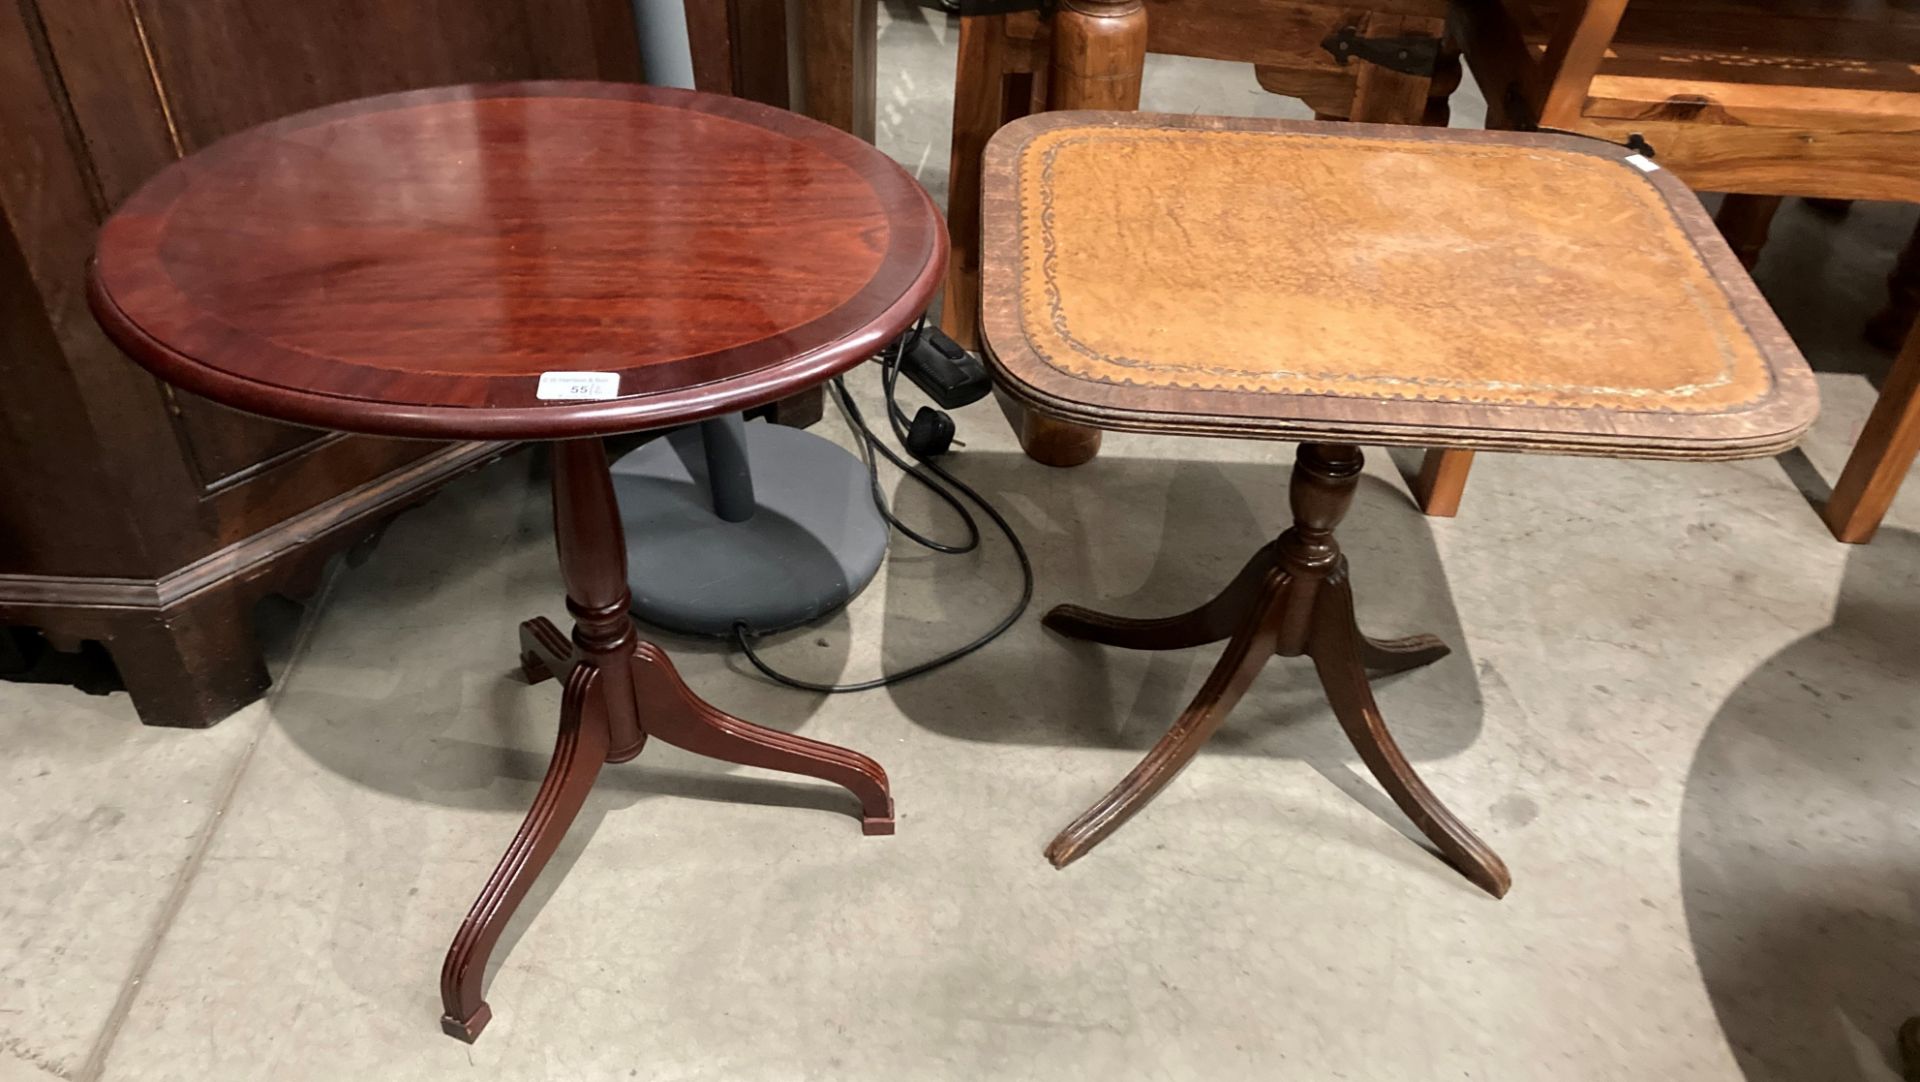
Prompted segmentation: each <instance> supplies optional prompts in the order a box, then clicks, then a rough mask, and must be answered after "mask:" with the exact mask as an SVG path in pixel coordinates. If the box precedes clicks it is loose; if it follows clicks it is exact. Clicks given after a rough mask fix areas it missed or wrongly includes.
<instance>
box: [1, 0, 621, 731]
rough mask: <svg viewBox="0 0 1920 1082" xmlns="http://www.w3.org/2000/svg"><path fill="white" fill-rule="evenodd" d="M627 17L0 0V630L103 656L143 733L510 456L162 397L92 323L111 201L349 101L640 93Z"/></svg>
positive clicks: (150, 0)
mask: <svg viewBox="0 0 1920 1082" xmlns="http://www.w3.org/2000/svg"><path fill="white" fill-rule="evenodd" d="M633 43H634V28H633V16H632V11H631V8H630V6H629V4H628V0H460V2H458V3H453V2H450V0H382V2H381V3H378V4H287V3H283V2H281V0H208V2H198V3H190V4H179V3H163V2H160V0H58V2H51V0H20V2H17V3H7V4H0V90H3V91H4V93H0V145H4V147H5V149H4V151H0V307H3V308H4V316H3V317H0V370H4V372H5V374H6V390H5V393H0V451H4V454H0V460H3V461H4V463H5V468H4V470H0V624H6V625H15V626H33V627H38V628H40V629H42V630H43V631H45V632H46V634H47V636H48V637H49V638H50V639H51V640H53V641H54V643H55V644H56V645H60V646H62V647H63V648H68V649H73V648H77V647H78V645H79V643H80V641H81V640H88V639H92V640H98V641H100V642H101V643H103V644H105V646H106V647H107V649H108V650H109V651H110V652H111V655H112V657H113V660H114V662H115V664H116V665H117V666H118V668H119V670H120V676H121V678H122V680H123V682H124V683H125V685H126V687H127V690H128V691H129V692H131V695H132V700H133V706H134V707H135V709H137V710H138V712H139V714H140V717H141V719H142V720H144V721H146V722H148V723H150V724H161V725H194V726H199V725H209V724H212V723H213V722H215V721H217V720H219V719H220V718H222V717H224V716H225V715H226V714H228V713H229V712H231V711H232V710H234V709H235V708H237V707H239V706H240V705H242V704H244V703H246V702H248V701H249V700H251V699H253V698H255V697H257V696H258V695H259V694H260V693H261V692H262V691H263V690H264V689H265V688H266V686H267V671H266V667H265V666H264V665H263V664H262V661H261V657H260V650H259V648H258V646H256V644H255V642H254V638H253V633H252V630H251V626H250V620H249V613H250V611H251V609H252V607H253V604H254V603H255V602H256V601H257V600H258V599H259V598H260V597H261V596H262V595H264V594H267V593H270V592H277V593H292V594H299V593H303V592H305V590H306V589H307V584H308V583H310V582H312V581H313V580H314V579H315V577H316V575H317V573H318V571H319V570H320V567H321V565H322V563H323V562H324V561H325V559H326V558H327V557H328V556H329V554H331V553H333V552H337V551H339V550H341V549H343V548H345V547H347V546H349V545H351V544H353V543H354V542H356V541H358V540H360V539H362V538H365V537H368V536H370V535H371V534H372V533H374V532H375V531H376V530H377V529H378V527H379V526H380V524H381V523H382V522H384V521H385V520H387V519H388V518H390V517H391V516H392V515H393V514H394V513H395V512H396V511H398V510H399V509H401V508H403V507H406V506H408V505H409V504H411V503H415V502H418V501H419V500H421V499H424V498H425V497H426V496H427V495H428V494H429V493H431V492H432V491H433V490H434V489H435V488H436V487H437V486H438V485H440V484H441V483H443V482H445V481H446V480H448V479H449V478H452V477H454V476H457V475H458V474H459V473H460V472H461V471H463V470H465V469H468V468H471V467H472V466H475V465H477V464H479V463H481V462H484V461H486V459H487V458H488V457H490V456H492V455H495V454H498V453H499V452H500V450H501V449H502V448H501V446H500V445H495V444H482V443H470V442H467V443H457V444H448V443H430V442H423V441H398V440H389V439H378V438H368V437H364V436H347V435H342V434H339V433H329V432H321V431H316V430H314V429H310V428H302V427H295V426H292V425H287V424H282V423H279V422H276V421H268V420H266V419H264V418H259V417H249V416H246V415H243V414H239V413H236V412H234V411H232V410H229V409H226V408H224V407H222V406H219V405H216V404H214V403H213V402H210V401H208V400H206V399H204V398H201V397H199V396H197V395H193V394H189V393H186V392H184V391H180V390H177V389H174V388H169V387H167V386H165V385H163V384H161V383H159V382H158V381H156V380H154V379H153V378H152V377H151V376H150V375H148V374H147V373H146V372H144V371H142V370H141V369H140V368H139V367H137V366H135V365H132V364H129V363H127V361H126V359H125V358H124V357H122V356H121V355H120V353H119V352H118V351H117V350H115V349H114V348H113V347H112V345H111V344H110V343H108V342H107V341H106V339H105V338H103V337H102V336H101V335H100V332H99V330H98V328H96V327H95V326H94V324H93V321H92V320H91V319H89V318H88V316H87V313H86V306H85V300H84V298H85V289H84V286H83V281H82V276H83V272H84V268H85V265H86V259H87V253H88V252H89V250H90V249H91V247H92V244H93V237H94V233H95V231H96V230H97V229H98V227H99V224H100V222H101V221H102V220H103V219H104V218H105V217H106V214H107V211H108V209H110V208H111V207H113V206H114V205H116V204H118V203H119V202H121V201H122V200H124V199H125V198H126V197H127V196H128V195H129V194H130V193H132V191H133V190H134V188H135V187H136V186H137V185H139V184H140V183H141V182H142V181H144V180H145V179H146V178H147V177H149V176H151V175H152V174H153V173H154V172H155V171H157V170H159V169H160V168H161V167H162V166H164V165H166V164H167V163H168V162H171V161H173V160H174V159H176V158H178V157H180V156H182V155H184V154H187V153H191V152H192V151H194V150H197V149H198V148H200V147H203V146H206V145H208V144H209V143H212V142H213V141H214V140H216V139H219V138H220V137H222V136H225V135H227V134H229V133H231V132H235V131H238V130H240V129H242V128H245V127H248V126H250V125H253V124H257V123H260V122H262V121H265V120H270V119H272V118H274V117H278V116H283V115H285V114H287V113H290V112H295V111H297V110H300V109H307V108H311V107H314V106H317V105H323V104H326V103H328V102H332V101H338V100H340V99H343V98H350V97H358V96H363V95H367V94H375V93H382V92H385V91H389V90H399V89H404V88H407V87H413V86H435V85H441V84H445V83H452V82H462V81H468V80H473V79H488V78H492V79H502V78H539V77H556V78H586V79H637V78H639V76H640V69H639V61H638V58H637V53H636V50H635V48H634V44H633Z"/></svg>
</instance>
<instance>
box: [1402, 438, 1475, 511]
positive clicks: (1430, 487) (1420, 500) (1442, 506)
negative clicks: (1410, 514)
mask: <svg viewBox="0 0 1920 1082" xmlns="http://www.w3.org/2000/svg"><path fill="white" fill-rule="evenodd" d="M1472 469H1473V452H1472V451H1457V450H1447V449H1445V448H1436V449H1434V450H1432V451H1428V452H1427V457H1426V459H1425V460H1423V461H1422V462H1421V463H1420V476H1419V477H1418V478H1416V479H1415V480H1414V482H1413V499H1414V502H1415V503H1417V504H1419V505H1420V510H1422V511H1424V512H1426V513H1427V514H1429V515H1432V516H1433V517H1435V518H1452V517H1453V516H1455V515H1457V514H1459V513H1460V496H1461V494H1462V493H1463V492H1465V491H1466V487H1467V474H1468V472H1469V471H1471V470H1472Z"/></svg>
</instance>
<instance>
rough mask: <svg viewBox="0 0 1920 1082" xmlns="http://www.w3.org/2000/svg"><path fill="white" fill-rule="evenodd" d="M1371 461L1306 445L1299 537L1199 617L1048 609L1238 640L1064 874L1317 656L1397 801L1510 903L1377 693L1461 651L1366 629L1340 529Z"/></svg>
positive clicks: (1355, 452)
mask: <svg viewBox="0 0 1920 1082" xmlns="http://www.w3.org/2000/svg"><path fill="white" fill-rule="evenodd" d="M1360 465H1361V457H1360V450H1359V448H1356V447H1348V446H1344V445H1337V444H1307V445H1303V446H1302V447H1301V448H1300V456H1299V459H1298V461H1297V462H1296V464H1295V466H1294V475H1293V487H1292V491H1291V500H1292V504H1293V509H1294V525H1293V527H1292V528H1291V529H1289V530H1288V531H1287V532H1286V533H1284V534H1282V535H1281V536H1280V538H1279V540H1277V541H1275V542H1274V543H1273V544H1271V545H1268V546H1267V547H1266V548H1263V549H1261V550H1260V552H1259V553H1257V554H1255V556H1254V558H1253V559H1252V560H1251V561H1250V562H1249V563H1248V564H1247V566H1246V568H1245V569H1244V570H1242V571H1241V572H1240V575H1239V576H1238V577H1237V578H1235V580H1234V581H1233V583H1232V585H1230V586H1228V587H1227V589H1226V590H1225V591H1224V592H1222V593H1221V595H1220V596H1219V597H1216V598H1215V599H1214V600H1212V601H1210V602H1208V603H1207V604H1205V605H1202V606H1201V607H1199V608H1197V609H1194V610H1192V611H1191V612H1188V613H1184V614H1182V615H1180V616H1175V617H1170V618H1167V619H1162V620H1131V619H1126V618H1123V617H1115V616H1108V615H1106V614H1103V613H1097V612H1093V611H1091V610H1088V609H1082V608H1078V607H1076V606H1070V605H1063V606H1061V607H1059V608H1056V609H1055V610H1053V612H1051V613H1048V615H1047V619H1046V625H1047V626H1048V627H1050V628H1053V629H1054V630H1055V631H1058V632H1061V633H1062V634H1066V635H1071V636H1074V637H1076V638H1084V639H1088V640H1091V641H1094V642H1100V643H1105V644H1107V645H1111V646H1120V647H1129V648H1134V649H1147V650H1153V649H1176V648H1178V647H1180V646H1192V645H1198V644H1200V643H1203V642H1209V641H1215V640H1217V639H1219V638H1226V639H1227V649H1226V653H1225V654H1224V655H1223V656H1222V657H1221V659H1220V661H1219V663H1218V664H1217V665H1215V667H1214V670H1213V672H1212V674H1211V675H1209V676H1208V677H1207V682H1206V684H1205V686H1203V687H1202V688H1201V689H1200V693H1199V694H1198V695H1196V696H1195V697H1194V700H1193V702H1192V704H1191V705H1189V706H1188V707H1187V709H1186V712H1185V713H1183V714H1181V715H1180V717H1179V719H1178V720H1177V721H1175V722H1174V724H1173V727H1172V728H1171V729H1168V730H1167V733H1166V735H1165V736H1163V737H1161V738H1160V741H1159V743H1157V744H1155V745H1154V747H1153V750H1151V751H1149V752H1148V753H1147V755H1146V757H1145V758H1144V759H1142V760H1141V761H1140V764H1139V765H1138V766H1136V767H1134V769H1133V771H1132V773H1130V774H1128V775H1127V776H1126V778H1124V779H1123V780H1122V781H1121V782H1120V784H1118V785H1116V786H1114V788H1113V790H1112V791H1111V792H1109V793H1108V794H1107V795H1106V796H1105V797H1103V798H1101V800H1100V801H1099V802H1098V803H1096V804H1095V805H1094V806H1093V807H1091V808H1089V809H1087V810H1086V812H1084V813H1083V814H1081V816H1080V817H1079V818H1078V819H1076V820H1074V821H1073V823H1072V824H1071V825H1069V826H1068V827H1067V828H1066V829H1065V830H1063V831H1061V832H1060V835H1059V836H1058V837H1056V838H1055V839H1054V840H1053V842H1052V844H1050V845H1049V846H1047V851H1046V853H1047V859H1048V860H1050V861H1052V862H1053V864H1054V866H1055V867H1060V868H1064V867H1065V866H1067V865H1068V864H1070V863H1072V862H1073V861H1074V860H1077V859H1078V858H1080V857H1081V856H1083V855H1085V854H1086V852H1087V851H1088V850H1089V849H1091V848H1093V846H1095V845H1097V844H1098V843H1099V842H1100V841H1101V840H1102V839H1104V838H1106V837H1107V836H1108V835H1109V834H1111V833H1113V831H1114V830H1115V829H1116V828H1118V827H1119V826H1120V824H1122V823H1124V822H1126V820H1127V819H1128V818H1130V817H1132V816H1133V815H1134V814H1136V813H1137V812H1138V811H1139V810H1140V809H1141V808H1142V807H1144V806H1145V805H1146V804H1147V803H1148V802H1149V801H1151V800H1152V799H1153V798H1154V796H1155V794H1157V793H1159V791H1160V790H1161V789H1162V788H1163V787H1164V786H1165V785H1166V784H1167V783H1168V782H1169V781H1171V780H1172V779H1173V776H1174V775H1175V774H1177V773H1178V772H1179V771H1180V769H1181V768H1182V767H1184V766H1185V765H1186V764H1187V763H1188V762H1189V761H1190V760H1191V759H1192V758H1193V756H1194V755H1195V754H1196V753H1197V752H1198V751H1199V750H1200V747H1201V745H1203V744H1205V743H1206V741H1207V739H1208V738H1209V737H1210V736H1212V735H1213V733H1214V731H1215V730H1216V729H1218V728H1219V726H1220V723H1221V722H1222V721H1223V720H1224V719H1225V718H1226V715H1227V714H1228V712H1229V711H1231V710H1232V709H1233V707H1234V705H1235V704H1236V703H1237V702H1238V701H1239V700H1240V697H1241V696H1242V695H1243V694H1244V693H1245V692H1246V689H1247V687H1248V686H1249V685H1251V684H1252V682H1253V679H1254V677H1255V676H1256V675H1258V673H1259V672H1260V669H1261V667H1262V666H1263V665H1265V663H1266V660H1267V659H1268V658H1270V657H1273V656H1274V655H1276V654H1278V655H1280V656H1283V657H1298V656H1301V655H1306V656H1309V657H1311V658H1312V659H1313V663H1314V668H1315V670H1316V671H1317V672H1318V674H1319V676H1320V681H1321V684H1322V685H1323V686H1324V687H1325V689H1326V693H1327V698H1328V701H1329V702H1330V703H1331V704H1332V706H1333V712H1334V715H1335V717H1336V718H1338V719H1339V721H1340V724H1341V727H1342V728H1343V729H1345V731H1346V733H1347V737H1348V739H1350V740H1351V741H1352V742H1353V746H1354V749H1355V750H1356V751H1358V752H1359V754H1360V758H1361V760H1362V761H1363V762H1365V763H1366V764H1367V767H1368V769H1369V770H1371V771H1372V772H1373V775H1374V777H1375V778H1377V779H1379V782H1380V784H1381V786H1382V787H1383V788H1384V789H1386V791H1387V793H1388V795H1389V796H1391V797H1392V798H1393V801H1394V803H1395V804H1397V805H1399V807H1400V809H1401V810H1402V811H1403V812H1405V813H1406V814H1407V816H1408V817H1409V818H1411V819H1412V820H1413V821H1414V823H1415V825H1417V826H1418V827H1419V828H1420V830H1421V832H1422V833H1423V834H1425V835H1426V836H1427V837H1428V838H1429V839H1430V840H1432V842H1433V843H1434V845H1435V846H1437V847H1438V848H1439V849H1440V852H1441V854H1442V855H1443V856H1444V857H1445V858H1446V860H1447V861H1448V862H1449V863H1450V864H1452V865H1453V867H1455V868H1456V869H1458V870H1459V871H1460V872H1461V874H1463V875H1465V876H1466V877H1467V878H1468V879H1469V880H1470V881H1472V882H1473V883H1474V884H1476V885H1478V886H1479V887H1480V888H1481V889H1483V890H1485V891H1486V892H1487V893H1489V894H1491V895H1493V896H1494V897H1496V898H1498V897H1500V896H1502V895H1504V894H1505V893H1506V892H1507V888H1508V887H1509V886H1510V885H1511V882H1512V879H1511V877H1510V876H1509V875H1508V872H1507V868H1506V865H1505V864H1503V863H1502V862H1501V860H1500V858H1499V857H1498V856H1497V855H1495V854H1494V852H1493V850H1492V849H1490V848H1489V847H1488V846H1487V844H1486V843H1485V842H1483V841H1481V840H1480V839H1479V838H1478V837H1477V836H1475V835H1474V833H1473V832H1472V831H1470V830H1468V829H1467V828H1466V826H1464V825H1463V824H1462V823H1461V822H1460V820H1459V819H1458V818H1456V817H1455V816H1454V815H1453V813H1452V812H1450V811H1448V810H1447V808H1446V806H1445V805H1444V804H1442V803H1440V800H1439V798H1437V797H1435V796H1434V795H1433V792H1432V791H1431V790H1429V789H1428V788H1427V786H1426V784H1425V783H1424V782H1422V781H1421V780H1420V776H1419V775H1418V774H1417V773H1415V772H1414V769H1413V766H1412V764H1410V763H1408V762H1407V759H1406V756H1405V755H1403V754H1402V753H1401V751H1400V748H1399V746H1398V745H1397V744H1396V743H1395V742H1394V740H1393V736H1392V734H1391V733H1389V732H1388V731H1387V727H1386V722H1385V721H1384V719H1383V718H1382V717H1381V715H1380V709H1379V707H1378V705H1377V704H1375V702H1374V700H1373V692H1372V689H1371V688H1370V687H1369V686H1368V683H1367V670H1368V669H1373V670H1375V671H1378V672H1383V673H1392V672H1403V671H1405V670H1407V669H1412V668H1417V667H1419V666H1421V665H1427V664H1430V663H1432V662H1434V661H1437V660H1439V659H1440V658H1442V657H1445V656H1446V654H1447V646H1446V644H1445V643H1443V642H1441V641H1440V640H1439V639H1437V638H1435V637H1434V636H1432V635H1414V636H1409V637H1407V638H1403V639H1382V640H1375V639H1369V638H1367V637H1366V636H1365V635H1362V634H1361V633H1360V629H1359V626H1358V625H1357V624H1356V623H1355V620H1354V611H1353V590H1352V586H1351V584H1350V583H1349V582H1348V579H1347V562H1346V557H1345V556H1344V555H1342V554H1341V552H1340V547H1339V545H1338V544H1337V543H1335V541H1334V539H1333V530H1334V527H1335V526H1336V525H1337V524H1338V523H1339V521H1340V519H1341V518H1342V517H1343V516H1344V515H1345V514H1346V511H1347V508H1348V506H1349V505H1350V504H1351V503H1352V500H1353V489H1354V486H1355V484H1356V483H1357V481H1358V478H1359V474H1360ZM1230 617H1231V622H1229V619H1230Z"/></svg>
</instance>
